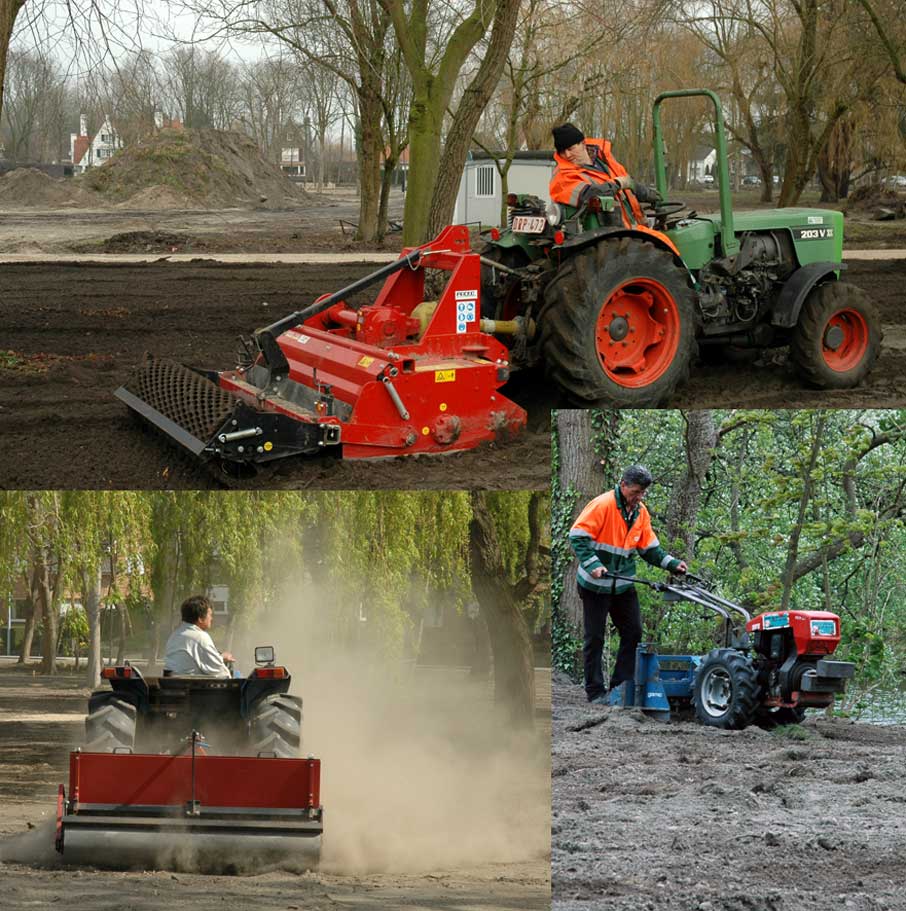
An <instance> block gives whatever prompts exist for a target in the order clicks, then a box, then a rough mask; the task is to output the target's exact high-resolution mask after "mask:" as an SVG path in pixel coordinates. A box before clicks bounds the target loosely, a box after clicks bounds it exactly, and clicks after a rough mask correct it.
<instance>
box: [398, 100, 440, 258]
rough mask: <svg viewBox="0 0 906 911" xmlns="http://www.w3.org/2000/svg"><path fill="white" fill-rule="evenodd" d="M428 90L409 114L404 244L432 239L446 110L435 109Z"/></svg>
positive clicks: (416, 243) (410, 244) (415, 102)
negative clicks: (430, 232)
mask: <svg viewBox="0 0 906 911" xmlns="http://www.w3.org/2000/svg"><path fill="white" fill-rule="evenodd" d="M434 105H436V102H434V103H432V100H431V98H430V97H429V95H428V93H426V92H423V93H421V94H420V95H417V96H416V97H415V98H414V99H413V101H412V109H411V111H410V113H409V179H408V182H407V184H406V205H405V208H404V210H403V246H406V247H411V246H416V245H418V244H421V243H424V242H425V241H426V240H429V239H430V237H429V224H430V221H429V217H430V213H431V205H432V200H433V196H434V188H435V184H436V183H437V176H438V172H439V169H440V154H441V153H440V145H441V128H442V126H443V115H444V112H443V110H435V107H434Z"/></svg>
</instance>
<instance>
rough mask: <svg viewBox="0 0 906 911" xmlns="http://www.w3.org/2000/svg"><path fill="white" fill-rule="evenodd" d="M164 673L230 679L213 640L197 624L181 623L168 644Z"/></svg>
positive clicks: (171, 635)
mask: <svg viewBox="0 0 906 911" xmlns="http://www.w3.org/2000/svg"><path fill="white" fill-rule="evenodd" d="M164 670H165V671H171V672H172V673H173V674H176V675H178V676H185V675H188V676H200V675H204V676H206V677H229V676H231V675H230V671H229V668H227V666H226V665H225V664H224V663H223V658H221V657H220V652H218V651H217V648H216V647H215V645H214V640H213V639H212V638H211V637H210V635H209V634H208V633H207V632H206V631H205V630H203V629H200V628H199V627H197V626H196V625H195V624H194V623H180V624H179V626H178V627H176V629H175V630H173V632H172V633H171V634H170V638H169V639H168V640H167V648H166V655H165V657H164Z"/></svg>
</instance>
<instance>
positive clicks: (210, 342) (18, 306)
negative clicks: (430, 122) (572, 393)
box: [0, 263, 550, 489]
mask: <svg viewBox="0 0 906 911" xmlns="http://www.w3.org/2000/svg"><path fill="white" fill-rule="evenodd" d="M373 268H374V267H373V266H367V265H362V266H349V265H345V266H317V267H315V266H273V265H270V266H230V265H223V264H218V263H197V264H196V263H178V264H173V263H171V264H164V263H161V264H149V265H147V266H138V267H136V266H90V265H83V266H78V265H47V264H41V265H14V266H10V265H5V266H0V339H2V341H0V486H2V487H4V488H85V487H88V488H145V489H148V488H161V487H169V488H198V487H211V486H217V485H218V483H219V480H218V478H217V477H215V476H212V474H211V473H210V472H209V471H208V470H207V469H205V468H204V467H201V466H200V465H199V464H198V463H196V462H195V461H194V460H191V459H190V458H188V457H186V456H183V455H182V454H181V451H180V450H179V449H178V448H177V447H175V446H173V445H172V444H170V443H169V442H167V441H165V440H163V439H161V438H159V437H158V436H156V435H154V434H152V433H150V432H149V431H147V430H144V429H143V428H142V427H141V426H140V425H139V424H137V423H136V422H135V421H134V419H133V418H132V417H130V415H129V413H128V411H127V409H126V408H125V407H124V406H122V405H121V404H120V403H119V402H118V401H117V400H116V399H114V398H113V395H112V393H113V391H114V389H116V388H117V387H118V386H119V385H120V384H121V383H123V382H124V381H125V380H126V378H127V377H128V375H129V372H130V369H131V368H132V367H133V366H134V365H135V364H137V363H138V362H139V360H140V359H141V357H142V354H143V352H145V351H150V352H152V353H154V354H158V355H163V356H167V357H171V358H173V359H175V360H177V361H181V362H183V363H186V364H191V365H193V366H197V367H204V368H212V369H225V368H227V367H229V366H231V365H232V364H233V363H235V352H236V347H237V337H238V336H239V335H240V334H249V333H251V331H253V330H254V329H256V328H258V327H260V326H263V325H267V324H268V323H270V322H272V321H273V320H274V319H276V318H278V317H279V316H283V315H285V314H287V313H291V312H292V311H294V310H297V309H299V308H300V307H302V306H305V305H307V304H309V303H311V301H313V300H314V299H315V298H316V297H317V296H319V295H321V294H323V293H325V292H328V291H334V290H336V289H338V288H343V287H346V286H347V285H349V284H350V283H351V282H353V281H354V280H355V279H357V278H359V277H361V276H362V275H364V274H366V273H368V272H369V271H371V270H372V269H373ZM350 300H355V299H354V298H350ZM4 351H12V352H15V354H13V355H10V354H6V355H4V354H3V352H4ZM4 365H5V366H4ZM511 385H512V386H514V387H516V388H515V390H514V391H513V392H512V393H511V396H512V397H515V398H518V399H522V401H523V402H524V401H525V400H526V398H527V396H528V397H533V396H534V392H531V396H529V394H528V393H527V392H526V391H525V390H524V389H520V388H519V387H520V385H524V383H521V381H520V382H514V383H512V384H511ZM549 410H550V402H549V401H545V400H544V399H543V398H541V399H539V400H538V401H537V402H534V401H533V404H532V415H531V419H530V428H529V432H528V433H526V434H524V435H523V436H521V437H520V438H518V439H516V440H514V441H512V442H510V443H508V444H506V445H501V446H497V445H488V446H485V447H482V448H480V449H478V450H473V451H471V452H468V453H461V454H451V455H445V456H441V457H434V458H428V457H424V456H418V457H410V458H408V459H392V460H381V461H378V462H373V461H369V462H368V463H362V462H359V463H354V462H343V461H340V460H338V459H336V458H335V457H333V456H325V457H322V458H319V459H314V460H285V461H284V462H282V463H280V464H279V465H277V467H276V468H275V469H274V471H273V472H271V473H268V474H266V475H262V476H261V477H259V478H256V479H253V480H245V481H243V482H242V483H243V485H244V486H266V487H271V488H297V487H321V488H325V487H329V488H334V489H337V488H355V487H368V488H376V487H386V488H424V487H431V488H436V489H451V488H476V487H477V488H495V489H501V488H506V489H526V488H539V487H545V486H547V484H548V483H549V482H550V469H549V452H550V442H549V437H548V435H547V429H548V427H549Z"/></svg>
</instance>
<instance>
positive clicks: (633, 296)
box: [541, 237, 697, 408]
mask: <svg viewBox="0 0 906 911" xmlns="http://www.w3.org/2000/svg"><path fill="white" fill-rule="evenodd" d="M544 298H545V309H544V312H543V314H542V317H541V332H542V345H543V351H544V359H545V362H546V364H547V369H548V373H549V374H550V375H551V377H552V379H553V380H554V381H555V382H556V383H557V384H558V385H559V386H560V387H561V388H562V389H563V390H564V391H565V392H566V393H567V394H568V395H570V396H571V397H572V398H573V399H576V400H578V401H579V402H581V403H583V404H594V403H600V404H602V405H605V404H606V405H617V406H621V407H627V408H636V407H650V406H655V405H658V404H660V403H661V402H663V401H664V400H665V399H667V398H668V397H669V396H670V395H671V394H672V393H673V391H674V390H675V389H676V387H677V386H678V385H679V384H680V383H682V382H684V381H685V380H686V377H687V376H688V374H689V366H690V364H691V363H692V361H693V359H694V357H695V352H696V341H695V334H696V325H697V321H696V316H695V301H694V296H693V291H692V288H691V287H690V285H689V281H688V278H687V276H686V272H685V270H684V269H683V267H682V265H680V264H679V263H677V262H676V260H675V259H674V257H673V255H672V254H671V253H669V252H668V251H666V250H663V249H661V248H659V247H657V246H655V245H654V244H651V243H648V242H645V241H640V240H639V239H638V238H635V237H621V238H619V239H617V240H605V241H603V242H601V243H599V244H598V245H597V246H595V247H592V248H590V249H586V250H583V251H582V252H581V253H577V254H576V255H575V256H573V257H572V258H570V259H569V260H567V261H566V262H565V263H564V264H563V266H561V268H560V270H559V271H558V272H557V274H556V275H555V276H554V278H553V279H552V280H551V282H550V284H548V286H547V288H546V289H545V295H544Z"/></svg>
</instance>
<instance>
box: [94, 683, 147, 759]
mask: <svg viewBox="0 0 906 911" xmlns="http://www.w3.org/2000/svg"><path fill="white" fill-rule="evenodd" d="M136 716H137V712H136V709H135V706H134V705H133V704H132V703H131V702H129V701H127V700H126V699H123V697H122V696H119V695H118V694H117V693H115V692H113V691H111V690H99V691H98V692H96V693H92V694H91V698H90V699H89V700H88V715H87V717H86V718H85V751H86V752H87V753H112V752H113V751H114V750H117V749H126V750H133V749H135V720H136Z"/></svg>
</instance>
